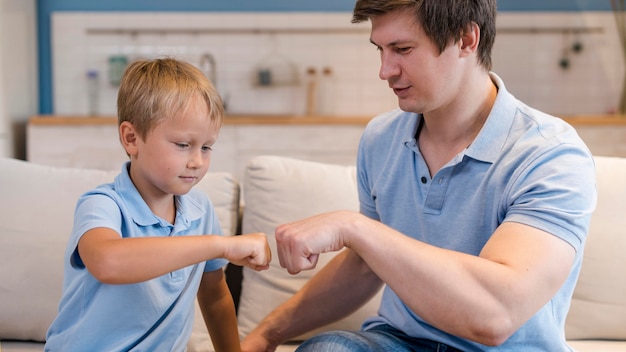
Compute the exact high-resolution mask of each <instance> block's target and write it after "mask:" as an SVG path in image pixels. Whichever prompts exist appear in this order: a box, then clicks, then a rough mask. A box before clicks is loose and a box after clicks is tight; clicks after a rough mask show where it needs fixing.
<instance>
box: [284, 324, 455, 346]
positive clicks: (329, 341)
mask: <svg viewBox="0 0 626 352" xmlns="http://www.w3.org/2000/svg"><path fill="white" fill-rule="evenodd" d="M320 351H323V352H375V351H381V352H461V350H458V349H456V348H454V347H450V346H448V345H445V344H443V343H438V342H434V341H430V340H424V339H417V338H413V337H410V336H408V335H406V334H404V333H403V332H402V331H400V330H397V329H395V328H393V327H391V326H389V325H378V326H375V327H373V328H371V329H368V330H366V331H328V332H324V333H321V334H319V335H316V336H313V337H312V338H310V339H308V340H306V341H304V342H303V343H302V344H301V345H300V347H298V349H297V350H296V352H320Z"/></svg>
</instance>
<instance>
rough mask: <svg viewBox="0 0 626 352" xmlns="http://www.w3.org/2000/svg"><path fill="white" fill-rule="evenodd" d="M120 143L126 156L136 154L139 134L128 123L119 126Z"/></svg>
mask: <svg viewBox="0 0 626 352" xmlns="http://www.w3.org/2000/svg"><path fill="white" fill-rule="evenodd" d="M119 133H120V142H121V143H122V146H123V147H124V150H126V154H128V156H133V155H136V154H137V143H138V142H139V138H141V137H139V134H138V133H137V130H135V126H133V124H132V123H130V122H128V121H124V122H122V123H121V124H120V126H119Z"/></svg>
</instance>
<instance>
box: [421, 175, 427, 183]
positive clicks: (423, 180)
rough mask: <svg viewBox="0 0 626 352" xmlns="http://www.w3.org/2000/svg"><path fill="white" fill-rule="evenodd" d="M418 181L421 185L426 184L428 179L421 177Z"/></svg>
mask: <svg viewBox="0 0 626 352" xmlns="http://www.w3.org/2000/svg"><path fill="white" fill-rule="evenodd" d="M420 181H422V183H424V184H426V182H428V179H427V178H426V177H425V176H422V178H421V180H420Z"/></svg>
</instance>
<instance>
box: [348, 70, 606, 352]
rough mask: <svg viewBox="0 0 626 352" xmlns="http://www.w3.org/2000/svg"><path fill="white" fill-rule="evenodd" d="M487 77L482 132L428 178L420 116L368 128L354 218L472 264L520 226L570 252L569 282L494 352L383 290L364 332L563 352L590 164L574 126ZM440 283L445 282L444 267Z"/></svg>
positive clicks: (590, 196) (590, 204) (473, 347)
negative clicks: (493, 88) (497, 237)
mask: <svg viewBox="0 0 626 352" xmlns="http://www.w3.org/2000/svg"><path fill="white" fill-rule="evenodd" d="M491 77H492V80H493V81H494V82H495V83H496V85H497V86H498V87H499V91H498V96H497V98H496V102H495V105H494V107H493V109H492V111H491V113H490V114H489V116H488V119H487V121H486V122H485V125H484V126H483V128H482V130H481V131H480V133H479V135H478V136H477V137H476V139H475V140H474V142H472V144H471V145H470V146H469V147H468V148H467V149H466V150H464V151H462V152H461V153H459V154H458V155H457V156H456V157H454V158H453V159H452V160H451V161H450V162H449V163H448V164H446V165H445V166H444V167H443V168H442V169H441V170H439V171H437V172H436V173H435V174H434V176H433V177H431V176H430V172H429V170H428V168H427V166H426V163H425V161H424V159H423V157H422V154H421V153H420V150H419V147H418V143H417V140H416V138H415V135H416V131H417V129H418V126H419V124H420V120H421V116H420V115H418V114H414V113H407V112H403V111H400V110H396V111H393V112H390V113H387V114H383V115H382V116H379V117H377V118H374V119H373V120H372V121H371V122H370V123H369V125H368V126H367V128H366V130H365V132H364V134H363V136H362V139H361V143H360V146H359V153H358V160H357V167H358V186H359V199H360V209H361V212H362V213H363V214H365V215H367V216H368V217H370V218H373V219H377V220H380V221H381V222H382V223H384V224H386V225H388V226H390V227H392V228H394V229H396V230H398V231H400V232H402V233H403V234H405V235H407V236H410V237H412V238H415V239H417V240H420V241H423V242H426V243H429V244H432V245H434V246H437V247H441V248H447V249H451V250H454V251H459V252H463V253H468V254H471V255H478V254H479V253H480V251H481V249H482V248H483V246H484V244H485V243H486V242H487V241H488V240H489V238H490V237H491V235H492V234H493V232H494V231H495V229H496V228H497V227H498V226H499V225H500V224H502V223H503V222H505V221H513V222H519V223H523V224H527V225H530V226H533V227H536V228H539V229H541V230H544V231H546V232H548V233H551V234H553V235H554V236H557V237H559V238H561V239H563V240H564V241H566V242H567V243H569V244H570V245H571V246H572V247H574V248H575V249H576V252H577V254H576V260H575V263H574V267H573V269H572V271H571V273H570V276H569V277H568V279H567V281H566V282H565V283H564V285H563V286H562V288H561V289H560V290H559V292H558V293H557V294H556V295H555V296H554V297H553V299H552V300H550V301H549V302H548V303H547V304H546V305H545V306H544V307H543V308H542V309H541V310H540V311H539V312H538V313H537V314H535V316H534V317H532V318H531V319H530V320H529V321H528V322H527V323H526V324H525V325H524V326H522V328H521V329H520V330H519V331H518V332H517V333H516V334H514V335H513V336H512V337H511V338H510V339H509V340H507V341H506V342H505V343H504V344H503V345H502V346H499V347H497V348H488V347H486V346H482V345H479V344H476V343H473V342H470V341H467V340H464V339H460V338H458V337H455V336H452V335H449V334H447V333H445V332H443V331H441V330H438V329H437V328H435V327H433V326H431V325H429V324H428V323H427V322H425V321H424V320H422V319H421V318H420V317H419V316H418V315H416V314H415V313H414V312H412V311H411V310H410V309H409V308H408V307H407V306H406V305H405V304H404V303H403V302H402V301H401V300H400V298H399V297H398V296H397V295H396V294H395V293H394V292H393V290H391V289H390V288H389V287H386V288H385V292H384V295H383V300H382V303H381V308H380V310H379V315H378V316H377V317H373V318H371V319H369V320H368V321H366V322H365V324H364V328H367V327H371V326H375V325H377V324H381V323H385V324H389V325H391V326H394V327H395V328H397V329H400V330H402V331H404V332H405V333H406V334H408V335H410V336H413V337H417V338H426V339H431V340H434V341H438V342H442V343H445V344H448V345H451V346H453V347H456V348H458V349H460V350H463V351H492V350H493V351H567V350H569V348H568V347H567V345H566V342H565V338H564V336H563V325H564V323H565V317H566V314H567V311H568V308H569V304H570V300H571V295H572V293H573V290H574V285H575V283H576V279H577V277H578V273H579V270H580V265H581V261H582V252H583V251H582V249H583V244H584V241H585V237H586V235H587V230H588V226H589V221H590V217H591V213H592V211H593V209H594V208H595V202H596V189H595V170H594V165H593V159H592V157H591V153H590V152H589V150H588V149H587V147H586V146H585V145H584V143H583V142H582V141H581V139H580V138H579V137H578V135H577V134H576V132H575V130H574V129H573V128H572V127H571V126H569V125H568V124H566V123H565V122H564V121H563V120H561V119H559V118H556V117H552V116H549V115H547V114H544V113H542V112H539V111H537V110H534V109H531V108H529V107H528V106H526V105H524V104H523V103H521V102H520V101H518V100H517V99H515V97H513V96H512V95H511V94H510V93H508V92H507V91H506V89H505V87H504V84H503V83H502V81H501V80H500V79H499V78H498V77H497V76H496V75H495V74H492V76H491ZM441 275H446V268H445V267H442V268H441ZM407 280H411V278H409V277H407ZM420 289H424V290H430V289H431V288H429V287H423V288H420Z"/></svg>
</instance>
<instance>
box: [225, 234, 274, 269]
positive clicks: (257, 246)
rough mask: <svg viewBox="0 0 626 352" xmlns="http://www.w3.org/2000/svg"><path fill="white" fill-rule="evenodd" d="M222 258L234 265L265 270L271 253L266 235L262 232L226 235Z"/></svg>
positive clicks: (270, 258) (268, 264)
mask: <svg viewBox="0 0 626 352" xmlns="http://www.w3.org/2000/svg"><path fill="white" fill-rule="evenodd" d="M227 239H228V246H227V247H226V249H225V251H224V258H226V259H227V260H228V261H230V262H231V263H233V264H235V265H239V266H246V267H248V268H250V269H253V270H266V269H268V268H269V266H270V261H271V260H272V253H271V251H270V246H269V244H268V242H267V237H266V236H265V234H262V233H253V234H244V235H239V236H232V237H228V238H227Z"/></svg>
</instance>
